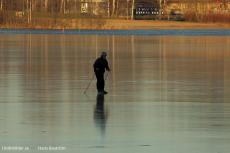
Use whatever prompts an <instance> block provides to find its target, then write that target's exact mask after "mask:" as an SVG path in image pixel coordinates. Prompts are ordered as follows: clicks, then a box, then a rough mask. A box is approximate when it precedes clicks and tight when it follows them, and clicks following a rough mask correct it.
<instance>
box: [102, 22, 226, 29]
mask: <svg viewBox="0 0 230 153" xmlns="http://www.w3.org/2000/svg"><path fill="white" fill-rule="evenodd" d="M106 26H108V27H109V26H111V27H113V28H114V29H117V28H119V27H122V28H125V29H130V30H173V29H175V30H179V29H185V30H186V29H194V30H199V29H201V30H204V29H210V30H211V29H230V24H225V23H194V22H184V21H165V20H108V21H107V23H106Z"/></svg>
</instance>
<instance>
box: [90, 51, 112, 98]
mask: <svg viewBox="0 0 230 153" xmlns="http://www.w3.org/2000/svg"><path fill="white" fill-rule="evenodd" d="M106 56H107V54H106V53H105V52H102V53H101V57H99V58H98V59H96V61H95V62H94V64H93V68H94V72H95V74H96V77H97V91H98V94H107V93H108V92H106V91H105V90H104V87H105V80H104V73H105V70H107V71H110V68H109V66H108V61H107V60H106Z"/></svg>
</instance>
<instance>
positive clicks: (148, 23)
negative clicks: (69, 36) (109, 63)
mask: <svg viewBox="0 0 230 153" xmlns="http://www.w3.org/2000/svg"><path fill="white" fill-rule="evenodd" d="M0 28H11V29H27V28H29V29H63V28H64V29H78V28H80V29H98V28H97V27H92V26H91V27H86V26H85V27H81V26H78V25H72V26H65V27H63V26H46V27H43V26H40V25H37V26H27V27H25V26H20V25H12V26H4V25H2V26H0ZM99 29H107V30H113V29H118V30H135V29H140V30H141V29H142V30H144V29H145V30H148V29H162V30H163V29H230V24H224V23H194V22H184V21H165V20H115V19H110V20H106V23H105V24H104V25H103V26H101V28H99Z"/></svg>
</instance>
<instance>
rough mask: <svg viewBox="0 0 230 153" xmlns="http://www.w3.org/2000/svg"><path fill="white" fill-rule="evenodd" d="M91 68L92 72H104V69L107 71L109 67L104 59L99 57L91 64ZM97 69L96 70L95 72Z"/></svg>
mask: <svg viewBox="0 0 230 153" xmlns="http://www.w3.org/2000/svg"><path fill="white" fill-rule="evenodd" d="M93 68H94V72H95V73H97V72H103V73H104V72H105V69H106V70H108V69H109V66H108V62H107V60H106V59H103V57H102V56H101V57H100V58H98V59H97V60H96V61H95V62H94V64H93ZM97 69H98V70H97Z"/></svg>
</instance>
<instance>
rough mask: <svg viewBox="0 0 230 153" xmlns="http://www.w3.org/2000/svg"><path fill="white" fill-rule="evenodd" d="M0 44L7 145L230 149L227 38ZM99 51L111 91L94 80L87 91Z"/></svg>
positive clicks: (2, 127)
mask: <svg viewBox="0 0 230 153" xmlns="http://www.w3.org/2000/svg"><path fill="white" fill-rule="evenodd" d="M0 40H1V41H0V43H1V45H0V96H1V100H0V138H1V139H0V145H1V146H0V147H2V148H1V149H2V150H4V149H6V148H7V147H13V146H17V147H19V146H20V147H27V148H28V149H29V151H27V152H32V153H34V152H41V150H46V149H47V148H48V149H49V146H51V147H56V146H57V147H59V149H60V148H61V149H62V150H61V151H60V152H68V153H72V152H79V153H88V152H94V153H102V152H106V153H107V152H111V153H118V152H124V153H134V152H137V153H140V152H157V153H179V152H186V153H194V152H200V153H218V152H221V153H228V152H229V150H230V146H229V141H230V103H229V99H230V79H229V78H230V36H228V35H203V36H202V35H199V36H196V35H81V34H77V35H75V34H71V35H65V34H4V33H1V34H0ZM102 51H105V52H107V54H108V56H107V59H108V62H109V66H110V68H111V72H110V73H109V74H108V77H107V79H106V86H105V90H106V91H108V92H109V94H108V95H105V96H100V97H98V96H97V92H96V80H95V78H94V80H93V81H92V83H91V85H90V86H89V89H88V90H87V93H86V94H84V91H85V89H86V87H87V86H88V84H89V82H90V80H91V78H92V77H93V74H94V73H93V68H92V65H93V63H94V61H95V59H96V58H97V57H99V55H100V53H101V52H102ZM106 74H107V73H105V75H106ZM60 146H61V147H60Z"/></svg>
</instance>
